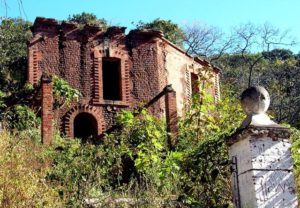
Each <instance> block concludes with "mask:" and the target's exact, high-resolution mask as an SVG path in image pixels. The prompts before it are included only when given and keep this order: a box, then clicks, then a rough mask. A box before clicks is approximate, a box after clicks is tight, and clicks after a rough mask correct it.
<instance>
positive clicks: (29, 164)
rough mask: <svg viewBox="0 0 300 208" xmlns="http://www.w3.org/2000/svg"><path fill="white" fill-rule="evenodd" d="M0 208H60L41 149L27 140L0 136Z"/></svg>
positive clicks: (43, 150)
mask: <svg viewBox="0 0 300 208" xmlns="http://www.w3.org/2000/svg"><path fill="white" fill-rule="evenodd" d="M0 152H1V154H0V207H18V208H21V207H24V208H25V207H26V208H27V207H61V206H62V204H61V203H60V201H61V200H60V198H59V196H58V194H57V192H56V190H55V188H54V187H53V186H51V184H48V183H47V181H46V180H45V177H46V175H47V172H48V170H49V168H50V167H49V166H48V161H47V158H46V157H45V155H44V153H45V152H46V150H45V147H43V146H42V145H41V144H38V143H35V142H33V141H32V140H31V139H30V138H22V139H21V138H20V137H16V136H14V135H12V134H10V133H8V132H5V131H4V132H2V133H1V134H0Z"/></svg>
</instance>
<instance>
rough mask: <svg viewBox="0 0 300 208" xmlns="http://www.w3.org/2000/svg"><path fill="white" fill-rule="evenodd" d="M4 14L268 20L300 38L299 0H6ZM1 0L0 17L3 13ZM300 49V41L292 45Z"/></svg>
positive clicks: (225, 23)
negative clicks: (21, 6)
mask: <svg viewBox="0 0 300 208" xmlns="http://www.w3.org/2000/svg"><path fill="white" fill-rule="evenodd" d="M6 1H7V3H8V5H9V8H8V10H7V16H9V17H18V16H22V17H23V18H27V19H28V20H30V21H34V19H35V17H37V16H44V17H52V18H56V19H59V20H63V19H66V18H67V17H68V15H69V14H76V13H81V12H91V13H94V14H96V15H97V16H98V17H99V18H102V17H103V18H105V19H107V20H108V21H109V22H110V23H112V24H115V25H120V26H126V27H128V28H129V29H130V28H132V27H133V25H132V22H138V21H139V20H143V21H144V22H147V21H151V20H153V19H155V18H158V17H159V18H161V19H170V20H172V21H173V22H176V23H177V24H179V25H184V24H186V23H193V22H195V21H197V22H200V23H203V24H207V25H212V26H216V27H219V28H221V29H222V30H224V31H229V30H230V29H231V28H232V27H233V26H236V25H239V24H241V23H247V22H253V23H256V24H263V23H265V22H268V23H270V24H272V25H274V26H275V27H277V28H280V29H281V30H286V29H288V30H290V31H291V32H290V35H292V36H294V37H296V39H297V40H298V41H300V24H299V22H300V0H145V1H143V0H23V8H24V11H25V13H26V16H25V15H24V13H23V12H20V10H19V7H18V3H17V2H18V1H19V0H6ZM5 13H6V12H5V9H4V5H3V0H0V16H5ZM293 51H294V52H299V51H300V44H299V45H297V46H295V47H294V48H293Z"/></svg>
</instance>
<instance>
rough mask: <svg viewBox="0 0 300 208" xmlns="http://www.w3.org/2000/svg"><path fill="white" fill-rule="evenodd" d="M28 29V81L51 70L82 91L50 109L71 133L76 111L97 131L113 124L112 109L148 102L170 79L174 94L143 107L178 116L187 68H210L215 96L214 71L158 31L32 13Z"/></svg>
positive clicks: (195, 70)
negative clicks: (30, 34)
mask: <svg viewBox="0 0 300 208" xmlns="http://www.w3.org/2000/svg"><path fill="white" fill-rule="evenodd" d="M32 31H33V38H32V39H31V41H30V42H29V44H28V56H29V57H28V59H29V62H28V63H29V64H28V81H29V82H30V83H32V84H37V83H38V82H39V81H40V79H41V76H42V74H43V73H46V74H55V75H58V76H60V77H62V78H63V79H65V80H66V81H67V82H69V84H70V85H71V86H72V87H74V88H76V89H78V90H79V91H80V92H81V93H82V95H83V96H82V97H81V98H80V101H79V102H78V103H73V104H72V105H71V106H68V107H64V108H62V109H58V110H57V111H56V112H54V113H55V115H56V118H55V119H56V121H57V122H58V124H59V126H60V127H61V130H62V131H63V132H64V133H65V134H66V135H68V136H70V137H74V136H76V135H74V132H75V130H74V126H76V125H77V124H75V123H76V122H79V121H77V120H76V117H77V116H78V115H80V114H82V113H85V115H90V116H91V117H93V118H94V119H95V120H96V122H94V121H93V123H91V125H96V127H95V133H97V134H98V135H99V134H102V133H103V132H105V130H107V129H109V128H110V127H111V126H112V125H113V124H114V116H115V115H116V112H117V111H120V110H121V109H135V108H137V107H140V106H142V105H147V104H148V103H149V102H151V100H152V99H153V98H155V97H156V96H157V95H158V94H160V93H161V92H162V91H163V90H164V88H165V87H166V86H167V85H169V84H172V86H173V88H174V90H175V91H176V93H175V92H174V93H173V95H175V96H176V97H174V96H169V98H167V99H164V98H163V97H161V98H159V99H158V100H157V101H156V102H153V104H151V105H149V106H148V108H149V110H150V112H151V113H152V114H154V115H156V116H164V115H166V113H167V114H168V111H170V110H172V112H173V111H174V109H177V111H178V114H179V115H181V114H182V109H183V107H184V104H185V103H186V101H187V100H188V99H189V97H190V96H191V95H190V93H189V92H190V91H191V89H190V88H191V86H192V85H191V83H190V82H191V80H190V73H200V72H201V69H203V67H206V68H207V66H208V67H210V68H211V71H212V72H213V73H214V75H215V76H214V80H215V81H214V86H213V89H212V92H213V93H214V95H216V99H218V98H217V97H218V96H219V87H218V85H219V83H218V73H219V70H218V69H215V68H213V67H212V66H210V65H209V63H208V62H205V61H204V60H201V59H195V58H193V57H191V56H189V55H187V54H186V53H185V52H184V51H182V50H181V49H180V48H178V47H177V46H175V45H173V44H172V43H170V42H169V41H167V40H166V39H165V38H164V37H163V35H162V33H160V32H157V31H139V30H133V31H130V32H129V34H128V35H125V28H122V27H110V28H108V30H107V31H105V32H104V31H102V30H101V28H98V27H94V26H85V27H84V28H83V29H80V28H79V26H78V25H77V24H75V23H72V22H62V23H60V22H58V21H56V20H54V19H46V18H37V19H36V20H35V23H34V25H33V27H32ZM114 76H118V79H116V78H113V77H114ZM111 86H116V88H114V89H112V88H113V87H111ZM110 88H111V89H110ZM171 94H172V93H171ZM105 96H106V97H105ZM107 97H108V98H110V97H112V98H113V99H107ZM166 101H167V102H166ZM166 103H168V104H169V105H170V107H168V106H165V104H166ZM173 113H174V112H173ZM176 114H177V112H176ZM87 119H88V118H87ZM167 119H168V116H167ZM78 125H80V123H78ZM176 128H177V127H176V126H175V127H170V130H174V129H176Z"/></svg>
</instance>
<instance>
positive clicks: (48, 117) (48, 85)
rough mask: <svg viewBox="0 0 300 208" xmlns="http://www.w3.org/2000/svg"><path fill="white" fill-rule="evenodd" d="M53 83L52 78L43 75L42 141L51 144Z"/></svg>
mask: <svg viewBox="0 0 300 208" xmlns="http://www.w3.org/2000/svg"><path fill="white" fill-rule="evenodd" d="M52 91H53V85H52V79H51V78H50V77H47V76H43V77H42V126H41V133H42V143H43V144H51V142H52V137H53V126H52V121H53V95H52Z"/></svg>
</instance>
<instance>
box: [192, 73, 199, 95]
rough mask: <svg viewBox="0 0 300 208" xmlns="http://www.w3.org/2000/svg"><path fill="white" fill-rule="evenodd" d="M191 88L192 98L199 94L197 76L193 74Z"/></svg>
mask: <svg viewBox="0 0 300 208" xmlns="http://www.w3.org/2000/svg"><path fill="white" fill-rule="evenodd" d="M191 87H192V96H194V95H195V94H198V93H199V92H200V88H199V76H198V75H197V74H195V73H191Z"/></svg>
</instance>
